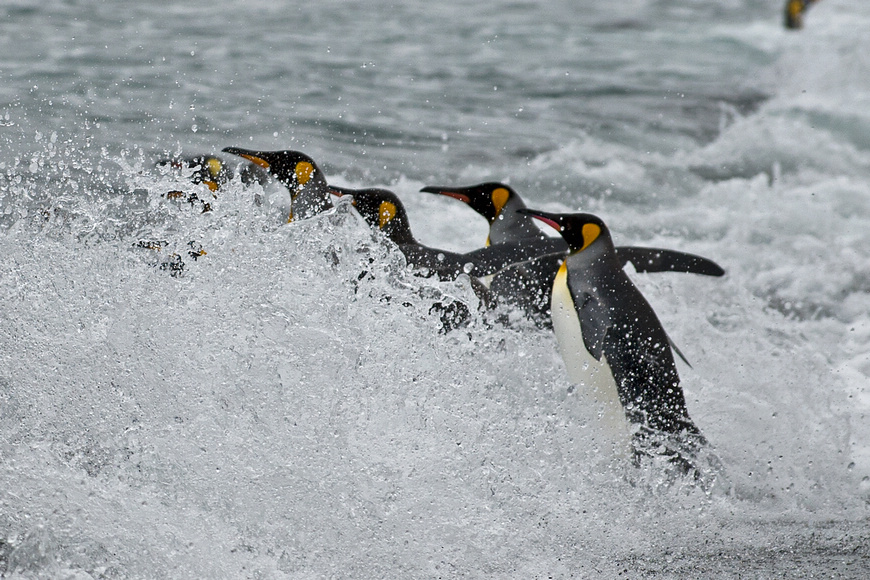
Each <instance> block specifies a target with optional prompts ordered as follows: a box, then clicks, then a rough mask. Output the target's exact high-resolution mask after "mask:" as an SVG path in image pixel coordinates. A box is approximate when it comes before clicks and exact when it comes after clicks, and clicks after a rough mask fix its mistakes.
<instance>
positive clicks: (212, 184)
mask: <svg viewBox="0 0 870 580" xmlns="http://www.w3.org/2000/svg"><path fill="white" fill-rule="evenodd" d="M202 182H203V183H204V184H206V185H207V186H208V188H209V189H210V190H211V191H217V190H218V188H219V187H220V186H219V185H218V184H217V182H215V181H209V180H208V179H203V180H202Z"/></svg>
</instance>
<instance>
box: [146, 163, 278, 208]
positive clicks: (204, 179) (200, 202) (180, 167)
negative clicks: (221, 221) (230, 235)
mask: <svg viewBox="0 0 870 580" xmlns="http://www.w3.org/2000/svg"><path fill="white" fill-rule="evenodd" d="M231 165H233V164H232V163H228V162H227V161H225V160H224V159H221V158H220V157H218V156H217V155H207V154H206V155H194V156H189V157H173V158H170V159H160V160H159V161H157V167H165V168H169V169H173V170H176V171H179V172H182V173H183V174H184V175H185V176H186V177H187V178H188V179H190V181H191V183H193V184H194V185H200V184H202V185H205V186H206V187H208V189H209V191H210V192H211V198H212V199H215V198H217V192H218V190H219V189H220V188H221V187H223V186H224V185H225V184H226V183H227V182H229V181H232V180H233V179H234V178H235V176H236V173H235V172H234V171H233V169H232V167H231ZM235 165H237V166H239V167H238V168H237V169H238V174H239V178H240V179H241V181H242V183H243V184H244V185H251V184H253V183H259V184H260V185H265V184H266V183H267V182H268V181H269V180H270V177H269V175H268V174H267V173H266V172H265V171H263V170H262V169H260V168H259V167H257V166H255V165H253V164H252V163H247V162H236V163H235ZM163 197H165V198H166V199H175V200H183V201H186V202H188V203H189V204H190V205H191V206H194V207H199V208H201V210H202V212H203V213H205V212H208V211H211V203H210V201H209V200H208V199H207V198H208V195H205V196H202V195H201V193H198V192H190V193H185V192H183V191H178V190H174V191H170V192H167V193H166V194H165V195H164V196H163ZM204 198H205V199H204ZM255 201H256V202H258V200H256V199H255Z"/></svg>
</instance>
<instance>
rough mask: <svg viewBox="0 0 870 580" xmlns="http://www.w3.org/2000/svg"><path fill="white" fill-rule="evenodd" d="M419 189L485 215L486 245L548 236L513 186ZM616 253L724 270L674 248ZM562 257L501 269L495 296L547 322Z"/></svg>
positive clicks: (653, 263)
mask: <svg viewBox="0 0 870 580" xmlns="http://www.w3.org/2000/svg"><path fill="white" fill-rule="evenodd" d="M421 191H423V192H427V193H437V194H441V195H445V196H448V197H452V198H454V199H458V200H459V201H462V202H464V203H466V204H468V205H469V206H470V207H471V208H472V209H473V210H475V211H476V212H477V213H479V214H480V215H481V216H483V217H484V218H486V220H487V221H488V222H489V237H488V238H487V240H486V242H487V245H498V244H503V243H510V242H523V241H525V242H531V241H533V240H547V239H550V238H548V237H547V236H546V235H545V234H544V233H543V232H541V231H540V230H539V229H538V228H537V227H536V226H535V224H534V219H532V218H531V217H528V216H525V215H523V214H522V213H521V212H518V211H517V210H520V209H524V208H525V207H526V204H525V203H524V202H523V199H522V198H521V197H520V195H519V194H518V193H517V192H516V191H514V189H513V188H511V187H509V186H508V185H505V184H503V183H498V182H487V183H480V184H478V185H472V186H470V187H459V188H451V187H438V186H427V187H424V188H423V189H422V190H421ZM557 239H559V240H560V241H561V238H557ZM560 247H561V249H562V252H563V254H566V253H567V252H568V245H567V244H565V243H564V242H563V241H562V245H561V246H560ZM616 257H617V259H618V260H619V262H620V264H621V267H625V265H626V264H627V263H629V262H631V264H632V265H633V266H634V268H635V270H636V271H638V272H687V273H692V274H703V275H706V276H722V275H724V274H725V271H724V270H723V269H722V268H721V267H720V266H719V265H718V264H716V263H715V262H713V261H712V260H708V259H707V258H703V257H701V256H696V255H694V254H687V253H684V252H677V251H674V250H665V249H660V248H644V247H636V246H630V247H627V246H621V247H618V248H616ZM563 258H564V255H561V256H559V255H549V256H548V257H545V258H542V259H540V260H535V261H532V262H529V263H525V264H522V265H519V266H517V267H515V268H509V269H506V270H504V271H503V272H500V273H499V274H498V275H496V276H495V277H494V278H493V279H492V282H491V284H490V290H491V291H492V294H493V297H494V298H495V299H496V300H499V301H503V302H506V303H508V304H511V305H513V306H515V307H517V308H519V309H521V310H522V311H524V312H526V314H527V315H528V316H529V317H530V318H531V319H532V320H534V321H535V322H536V323H538V324H539V325H541V326H547V325H548V323H549V321H550V315H549V309H550V288H551V287H552V285H553V277H554V276H555V274H556V271H557V270H558V266H559V263H560V262H561V260H562V259H563Z"/></svg>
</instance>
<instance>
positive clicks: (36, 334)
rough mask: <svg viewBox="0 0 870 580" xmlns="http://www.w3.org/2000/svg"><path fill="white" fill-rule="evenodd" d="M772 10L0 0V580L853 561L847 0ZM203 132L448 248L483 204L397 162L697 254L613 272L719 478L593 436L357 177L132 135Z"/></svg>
mask: <svg viewBox="0 0 870 580" xmlns="http://www.w3.org/2000/svg"><path fill="white" fill-rule="evenodd" d="M781 4H782V2H781V0H769V1H766V2H754V1H749V0H724V1H723V0H716V1H714V0H669V1H664V0H631V1H628V2H618V3H617V2H613V3H602V2H590V1H586V0H583V1H578V0H572V1H558V0H557V1H548V2H541V1H518V2H498V3H482V4H479V5H478V4H474V3H468V2H457V1H455V0H446V1H442V2H431V3H418V2H410V1H398V2H381V1H377V0H375V1H372V0H368V1H366V2H338V1H334V0H324V1H321V2H315V3H296V2H257V1H252V2H245V3H241V4H239V3H234V2H227V1H217V2H215V1H210V2H204V1H199V0H193V1H189V2H183V3H182V2H168V1H159V0H158V1H154V2H147V3H129V2H113V3H102V2H87V1H60V0H43V1H39V2H36V1H32V0H9V1H7V2H4V3H3V4H2V5H0V253H2V256H3V258H2V262H0V297H2V302H0V576H4V577H9V578H75V579H97V578H107V579H108V578H191V577H198V578H312V577H348V578H383V577H411V578H436V577H442V578H450V577H511V578H547V577H560V578H569V577H581V578H583V577H585V578H600V577H604V578H617V577H629V578H634V577H650V578H682V577H718V578H738V577H764V578H774V577H776V578H779V577H821V576H824V577H852V578H863V577H866V574H867V570H868V569H870V550H868V545H870V513H868V511H870V509H868V502H870V384H868V380H870V379H868V375H870V253H868V246H870V37H868V36H867V34H866V30H867V29H868V27H870V6H868V5H867V3H866V2H864V1H862V0H825V1H824V2H821V3H819V4H818V5H816V6H815V7H814V8H813V9H812V10H811V11H810V12H809V14H808V16H807V18H806V28H805V29H804V30H802V31H800V32H787V31H785V30H783V28H782V22H781V20H782V6H781ZM226 146H239V147H247V148H258V149H267V150H268V149H299V150H302V151H305V152H306V153H308V154H309V155H311V156H312V157H314V158H315V159H316V160H317V162H318V163H319V164H320V166H321V168H322V169H323V170H324V172H325V173H326V174H327V177H328V179H329V180H330V181H331V182H334V183H336V184H338V185H346V186H351V187H361V186H381V187H388V188H390V189H392V190H394V191H396V192H397V193H398V194H399V195H400V197H401V198H402V200H403V201H404V202H405V204H406V205H407V207H408V210H409V213H410V219H411V225H412V228H413V230H414V233H415V235H416V236H417V237H418V239H419V240H420V241H422V242H424V243H426V244H429V245H432V246H436V247H442V248H444V249H449V250H470V249H473V248H476V247H479V246H480V245H482V244H483V242H484V241H485V239H486V224H485V222H484V221H483V220H482V219H481V218H479V217H478V216H476V215H475V214H474V213H473V212H472V211H471V210H470V209H469V208H468V207H466V206H464V205H462V204H460V203H459V202H456V201H455V200H450V199H447V198H440V197H435V196H431V195H429V194H422V193H418V192H417V190H419V189H420V188H421V187H423V186H424V185H429V184H431V185H454V184H455V185H469V184H473V183H477V182H481V181H489V180H500V181H505V182H508V183H510V184H511V185H512V186H513V187H514V188H515V189H516V190H517V191H519V192H520V193H521V194H522V195H523V196H524V198H525V199H526V202H527V204H528V205H529V206H530V207H537V208H541V209H545V210H552V211H576V210H584V211H591V212H594V213H596V214H598V215H600V216H601V217H602V218H603V219H604V220H605V221H606V222H607V223H608V224H609V225H610V227H611V230H612V233H613V237H614V240H615V242H616V243H617V244H620V245H632V244H634V245H649V246H659V247H668V248H673V249H679V250H683V251H688V252H694V253H698V254H702V255H704V256H707V257H709V258H711V259H713V260H715V261H717V262H718V263H719V264H721V265H722V266H723V267H724V268H725V269H726V270H727V275H726V276H725V277H724V278H721V279H713V278H704V277H700V276H691V275H685V274H671V273H667V274H635V273H633V272H630V275H631V277H632V279H633V280H634V281H635V283H636V284H637V285H638V286H639V287H640V289H641V290H642V291H643V293H644V294H645V295H646V296H647V298H648V299H649V301H650V302H651V303H652V305H653V307H654V308H655V310H656V312H657V313H658V314H659V317H660V318H661V320H662V322H663V324H664V326H665V328H666V329H667V331H668V333H669V335H670V336H671V337H672V338H673V340H674V341H675V342H676V343H677V344H678V345H679V346H680V348H681V350H682V351H683V352H684V353H685V354H686V356H687V357H688V359H689V360H690V362H691V363H692V367H691V368H690V367H688V366H686V365H683V364H682V363H679V364H680V366H679V370H680V374H681V377H682V386H683V389H684V391H685V394H686V399H687V404H688V408H689V412H690V414H691V416H692V418H693V420H694V422H695V423H696V424H697V425H698V426H699V428H700V429H701V430H702V432H703V433H704V435H705V436H706V438H707V439H708V440H709V441H710V444H711V449H710V451H711V453H712V454H713V456H714V457H715V458H716V459H717V460H718V461H719V463H720V465H721V469H717V470H713V471H711V473H710V474H709V475H710V477H711V479H712V483H710V484H709V485H704V486H699V485H696V484H694V483H693V482H690V481H679V480H677V481H673V480H670V479H667V478H665V477H663V475H662V473H661V472H659V471H657V470H656V469H654V468H653V469H649V470H645V471H638V470H636V469H634V468H632V467H630V466H627V465H625V464H624V463H625V462H624V460H618V459H616V460H615V459H613V458H612V457H608V456H606V455H604V454H601V453H599V452H598V451H597V450H596V449H595V445H594V444H593V442H594V440H595V436H594V434H593V433H590V431H589V429H590V424H592V423H594V422H592V421H590V420H589V419H590V416H589V413H590V411H589V409H584V408H583V407H582V406H581V405H579V404H578V402H577V397H576V396H575V395H574V394H573V391H572V390H571V388H570V385H569V384H568V382H567V378H566V375H565V368H564V365H563V363H562V361H561V358H560V357H559V355H558V354H557V348H556V344H555V339H554V337H553V335H552V333H551V332H548V331H546V330H541V329H538V328H537V327H535V326H534V325H532V324H529V323H526V322H524V321H523V320H522V317H520V316H517V315H516V314H515V313H511V312H502V313H499V315H498V316H492V315H489V314H486V313H480V312H478V310H477V309H476V305H477V303H476V298H475V296H474V294H473V292H472V291H471V290H470V288H469V286H468V281H467V280H465V279H462V278H460V279H459V280H457V281H455V282H438V281H436V280H433V279H422V278H419V277H415V276H414V275H413V273H412V272H409V271H408V269H407V268H406V266H405V263H404V260H403V258H402V256H401V254H400V253H399V252H398V251H397V250H396V249H395V248H394V247H391V246H390V245H389V244H388V243H386V242H384V241H383V240H382V239H380V238H378V237H377V236H373V235H372V234H371V232H370V231H369V230H368V229H367V228H366V227H365V225H364V224H362V223H361V222H360V220H359V218H358V217H357V216H356V215H355V214H354V212H353V211H352V209H351V208H350V206H349V205H347V204H346V203H345V204H339V207H337V208H336V209H334V210H332V211H331V212H328V213H327V214H325V215H322V216H319V217H318V218H315V219H311V220H308V221H305V222H297V223H292V224H289V225H288V224H284V223H282V222H283V221H284V220H283V219H282V218H283V216H282V215H281V214H280V211H278V210H277V209H276V208H278V207H280V205H281V204H280V201H281V199H282V196H286V193H285V192H283V190H282V188H281V187H280V186H277V185H276V184H267V185H265V186H260V185H258V184H255V185H245V184H243V183H242V182H241V181H240V180H239V179H235V180H233V181H231V182H230V183H228V184H226V185H225V186H224V187H222V188H221V189H220V190H219V191H218V192H217V193H218V195H217V197H216V198H214V197H208V196H211V192H210V191H209V190H208V189H207V188H206V187H205V186H204V185H193V184H191V183H190V182H189V181H187V180H186V179H185V177H184V176H182V175H180V174H178V173H177V172H172V171H166V170H163V169H159V168H157V167H155V162H156V161H158V160H159V159H161V158H165V157H170V156H175V155H195V154H200V153H217V152H219V151H220V149H221V148H223V147H226ZM173 190H182V191H185V192H186V193H190V192H192V193H196V194H197V195H198V196H200V197H203V198H207V199H209V200H210V203H211V206H212V210H213V211H211V212H209V213H200V207H193V206H191V205H190V204H187V203H186V202H184V201H177V200H171V199H168V198H167V196H166V194H167V192H169V191H173ZM255 199H259V200H262V201H261V203H259V204H257V203H255ZM191 243H192V245H191ZM142 246H148V247H142ZM199 247H201V248H202V249H203V250H205V252H206V254H205V255H201V256H196V257H194V254H196V253H197V251H196V250H197V248H199ZM149 248H150V249H149ZM181 264H183V266H182V265H181ZM455 301H459V302H463V303H465V304H467V305H469V310H470V312H471V317H470V318H469V320H468V323H467V325H466V326H464V327H462V328H460V329H457V330H453V331H451V332H445V331H444V330H445V329H444V328H443V324H442V321H441V319H440V317H439V316H438V315H437V312H436V313H433V311H432V305H433V304H434V303H438V302H440V303H442V304H449V303H451V302H455ZM506 320H507V322H505V321H506Z"/></svg>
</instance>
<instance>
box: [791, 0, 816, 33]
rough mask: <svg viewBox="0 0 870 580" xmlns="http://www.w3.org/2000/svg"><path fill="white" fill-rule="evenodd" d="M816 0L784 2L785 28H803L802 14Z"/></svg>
mask: <svg viewBox="0 0 870 580" xmlns="http://www.w3.org/2000/svg"><path fill="white" fill-rule="evenodd" d="M817 1H818V0H786V2H785V27H786V28H788V29H791V30H797V29H799V28H803V27H804V14H805V13H806V11H807V10H809V8H810V6H812V5H813V4H815V3H816V2H817Z"/></svg>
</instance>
